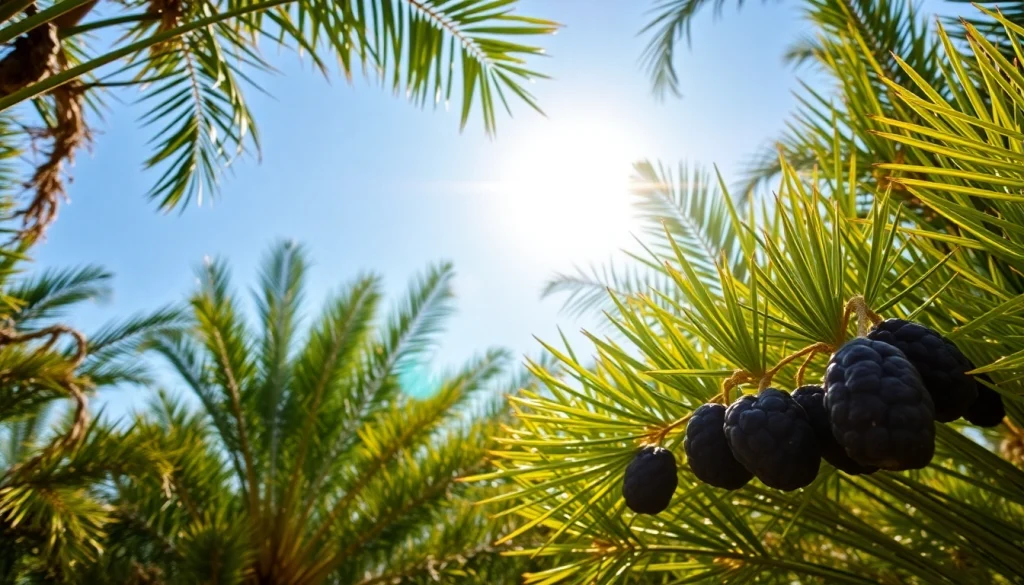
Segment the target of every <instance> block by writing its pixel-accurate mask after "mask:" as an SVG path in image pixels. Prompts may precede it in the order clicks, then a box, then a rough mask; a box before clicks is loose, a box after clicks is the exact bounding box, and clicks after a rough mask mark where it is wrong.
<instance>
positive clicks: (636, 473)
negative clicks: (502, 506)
mask: <svg viewBox="0 0 1024 585" xmlns="http://www.w3.org/2000/svg"><path fill="white" fill-rule="evenodd" d="M864 333H865V334H864V335H862V336H860V337H856V338H854V339H852V340H850V341H848V342H847V343H845V344H844V345H842V346H841V347H840V348H839V349H838V350H836V351H834V352H833V353H832V355H831V357H830V359H829V362H828V366H827V368H826V370H825V376H824V380H823V384H822V385H821V386H817V385H802V386H800V387H799V388H797V389H796V390H794V391H793V392H792V393H789V392H786V391H784V390H780V389H778V388H773V387H771V386H770V385H768V384H765V383H763V382H762V384H761V386H762V389H760V390H759V392H758V393H757V394H756V395H744V396H740V397H739V398H737V399H736V400H735V401H733V402H732V403H731V404H730V405H729V406H728V407H727V406H725V405H724V404H719V403H718V402H717V401H712V402H711V403H708V404H704V405H702V406H700V407H699V408H697V409H696V410H695V411H694V412H693V413H692V414H691V415H690V416H689V417H688V422H687V426H686V432H685V437H684V440H683V449H684V450H685V452H686V457H687V461H688V463H689V466H690V469H691V470H692V471H693V473H694V475H695V476H696V477H697V479H699V480H700V481H702V482H704V483H706V484H708V485H711V486H714V487H717V488H722V489H726V490H735V489H739V488H741V487H743V486H744V485H746V484H747V483H748V482H749V481H750V480H752V479H753V478H754V477H756V478H758V479H759V480H761V482H762V483H763V484H765V485H766V486H768V487H771V488H774V489H778V490H783V491H793V490H796V489H799V488H802V487H805V486H807V485H809V484H810V483H811V482H813V481H814V479H815V478H816V477H817V475H818V472H819V469H820V466H821V460H822V459H824V460H825V461H826V462H828V463H829V464H830V465H832V466H833V467H835V468H837V469H839V470H840V471H842V472H844V473H847V474H850V475H862V474H870V473H874V472H876V471H878V470H880V469H884V470H890V471H902V470H908V469H920V468H923V467H926V466H927V465H928V464H929V463H930V462H931V460H932V456H933V454H934V452H935V422H950V421H954V420H956V419H959V418H963V419H965V420H966V421H968V422H970V423H971V424H974V425H977V426H985V427H991V426H995V425H998V424H999V423H1000V422H1001V421H1002V420H1003V417H1004V416H1005V414H1006V412H1005V410H1004V407H1003V401H1002V397H1001V396H1000V394H999V393H998V392H995V391H994V390H992V389H990V388H989V387H988V386H987V385H986V384H985V383H983V382H991V381H990V380H989V379H988V378H987V376H985V375H979V376H977V378H976V377H975V376H972V375H970V374H968V372H970V371H971V370H973V369H974V364H972V363H971V361H970V360H969V359H967V358H966V357H965V356H964V355H963V354H962V353H961V352H960V350H959V349H958V348H957V347H956V345H955V344H953V342H951V341H950V340H948V339H947V338H945V337H943V336H942V335H941V334H940V333H938V332H937V331H935V330H933V329H930V328H928V327H925V326H924V325H921V324H918V323H913V322H909V321H905V320H902V319H888V320H884V321H883V320H881V319H878V321H877V322H876V323H875V324H874V326H873V327H872V328H871V329H870V330H869V331H866V332H864ZM831 349H832V348H829V349H828V351H831ZM787 361H788V360H787ZM784 363H785V362H784ZM779 367H781V365H780V366H779ZM777 369H778V368H776V370H777ZM799 378H800V376H798V379H799ZM979 380H982V381H979ZM767 382H768V383H770V376H769V377H768V379H767ZM727 395H728V394H727V393H726V392H723V394H721V395H719V397H718V398H719V399H721V398H724V397H726V396H727ZM677 484H678V480H677V477H676V460H675V457H674V456H673V454H672V453H671V452H670V451H668V450H666V449H664V448H662V447H655V446H651V445H647V446H645V447H643V448H641V449H640V451H639V452H638V453H637V455H636V457H635V459H634V460H633V462H632V463H631V464H630V465H629V467H628V468H627V469H626V474H625V478H624V482H623V489H622V493H623V497H624V499H625V500H626V505H627V506H629V508H630V509H631V510H633V511H634V512H636V513H642V514H657V513H659V512H661V511H662V510H664V509H665V508H667V507H668V504H669V500H670V499H671V496H672V493H673V492H674V491H675V489H676V486H677Z"/></svg>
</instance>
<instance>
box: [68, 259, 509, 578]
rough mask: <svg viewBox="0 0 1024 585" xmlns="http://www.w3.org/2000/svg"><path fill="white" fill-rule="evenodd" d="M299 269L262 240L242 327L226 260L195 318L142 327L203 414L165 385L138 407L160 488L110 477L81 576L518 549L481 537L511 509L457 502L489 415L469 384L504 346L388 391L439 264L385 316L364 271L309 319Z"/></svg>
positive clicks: (387, 566) (473, 562)
mask: <svg viewBox="0 0 1024 585" xmlns="http://www.w3.org/2000/svg"><path fill="white" fill-rule="evenodd" d="M305 272H306V259H305V255H304V253H303V251H302V250H301V248H299V247H297V246H296V245H293V244H289V243H282V244H280V245H277V246H275V247H274V248H273V249H272V251H271V252H270V254H269V255H268V256H267V258H266V260H265V262H264V263H263V268H262V274H261V279H260V285H259V287H258V291H257V295H256V305H257V307H258V310H257V314H258V321H257V327H256V328H255V329H253V328H252V327H251V326H250V325H249V324H248V323H247V321H246V320H245V319H244V318H243V314H242V308H241V306H240V305H239V304H238V302H237V300H236V299H235V298H234V296H232V294H231V291H230V289H229V280H228V274H227V269H226V267H225V265H224V264H222V263H220V262H210V263H207V264H205V265H204V266H203V268H202V270H201V271H200V279H201V285H200V287H199V289H198V290H197V291H196V292H195V293H194V294H193V295H192V296H191V298H190V300H189V305H190V308H191V313H192V316H193V320H194V326H193V328H192V330H191V331H190V332H187V333H172V334H166V335H160V336H157V337H156V338H154V339H153V340H152V342H151V347H152V349H153V350H154V351H156V352H158V353H159V354H161V355H162V356H163V357H164V358H166V359H167V360H168V361H169V362H170V364H172V366H173V367H174V369H175V370H176V371H177V373H178V375H179V376H180V378H181V381H182V382H184V383H185V385H186V386H187V387H188V388H189V389H190V390H191V391H192V393H193V395H194V396H195V398H197V399H198V403H199V404H200V405H201V414H194V413H190V412H188V411H187V409H185V408H184V407H183V406H182V405H181V404H180V403H179V402H178V401H175V400H172V399H169V398H166V397H164V398H162V399H160V400H158V401H157V402H156V404H155V407H154V410H153V412H152V414H151V416H147V417H143V418H142V419H140V422H139V423H138V427H139V432H140V433H142V434H143V435H145V436H147V437H149V438H150V439H149V440H150V441H153V442H154V443H155V444H157V445H159V446H160V447H159V451H161V452H162V453H164V457H166V459H167V461H168V467H169V468H171V469H173V470H174V471H173V473H172V474H171V476H170V479H169V482H170V483H169V484H168V485H162V484H161V478H159V477H154V478H152V479H151V480H149V481H147V482H142V483H139V482H130V483H124V484H122V485H119V486H118V488H117V493H116V497H115V498H114V500H113V501H114V503H115V505H116V506H117V508H118V509H120V510H123V511H124V512H125V513H124V519H125V520H124V522H122V523H121V524H120V525H119V526H118V527H117V528H115V529H114V530H113V532H112V534H113V535H114V536H113V537H112V539H111V543H112V545H111V546H112V550H111V551H110V553H109V554H108V555H107V556H106V557H105V559H104V564H103V565H101V566H100V567H97V569H96V571H95V572H90V573H89V574H88V577H87V578H86V580H87V581H88V579H104V578H105V579H109V580H111V582H117V579H123V578H126V577H125V576H126V575H130V574H133V571H135V570H136V568H137V567H142V568H144V569H145V570H146V571H156V572H158V574H161V575H163V576H164V578H167V579H169V582H173V583H178V582H181V583H195V582H216V583H236V582H242V581H243V580H244V582H249V583H294V584H304V583H309V584H314V583H367V584H368V583H388V582H392V580H394V579H399V578H401V579H405V580H406V582H419V581H418V580H419V579H424V580H429V579H433V578H442V579H444V580H446V581H447V580H450V579H455V578H456V577H459V576H462V577H464V578H466V579H468V582H478V583H493V582H502V581H503V580H504V579H508V578H510V577H509V571H513V572H514V567H515V566H516V564H515V563H512V562H510V561H505V560H502V559H501V558H500V557H499V556H498V554H497V553H498V552H500V547H494V546H492V544H493V542H494V540H496V539H497V536H498V535H499V533H500V532H501V531H502V530H504V529H505V528H506V526H507V522H497V523H493V524H491V523H488V522H487V520H486V518H485V517H484V516H483V515H482V514H481V511H480V510H478V509H476V508H475V507H474V506H473V505H472V504H471V502H470V501H469V500H467V499H466V498H467V497H468V498H470V499H479V498H478V497H477V496H472V495H471V494H474V493H482V492H478V488H477V487H474V486H467V485H464V484H461V483H458V482H457V481H456V480H457V478H458V477H459V476H461V475H464V474H466V473H468V472H470V471H473V470H479V469H480V468H481V465H482V464H483V463H484V459H483V456H484V454H485V452H486V450H487V449H488V448H489V445H488V442H487V441H486V440H483V437H486V436H487V435H488V434H490V433H492V432H494V431H495V430H496V428H497V427H496V425H497V424H499V423H500V422H501V420H502V417H503V415H501V411H500V410H493V405H490V406H488V403H489V402H490V401H487V400H486V399H485V400H484V401H483V402H481V401H480V400H474V399H472V397H473V395H474V394H475V393H477V392H478V391H480V390H482V389H485V388H487V387H488V386H489V385H491V384H493V383H494V382H495V381H496V380H497V377H498V375H499V374H500V373H501V372H502V365H503V362H504V361H505V360H506V354H505V353H504V352H503V351H498V350H492V351H489V352H487V353H485V354H483V355H481V356H480V357H478V358H477V359H474V360H472V361H471V362H469V363H468V364H467V365H465V366H464V367H462V368H461V369H459V370H458V371H455V372H451V373H449V374H446V375H444V376H442V377H441V379H440V380H438V381H437V383H436V388H435V389H434V392H433V393H432V394H431V395H430V396H429V397H427V398H422V399H416V398H413V397H410V396H408V395H406V394H404V393H403V392H402V391H401V377H402V376H403V375H404V374H413V373H416V374H417V375H419V374H418V373H417V372H416V369H417V366H418V364H420V363H421V362H422V358H423V356H424V355H425V353H424V352H427V351H428V350H430V349H431V348H432V347H433V345H434V343H435V342H436V336H437V333H438V332H439V325H440V322H441V319H442V318H443V317H444V316H445V315H446V314H447V313H448V312H449V311H450V309H451V301H452V291H451V288H450V286H451V279H452V276H453V273H452V271H451V268H450V267H449V266H447V265H439V266H436V267H434V268H431V269H430V270H428V271H427V272H426V273H425V274H424V275H423V276H422V277H421V278H420V279H418V280H417V281H416V282H415V283H414V284H413V286H412V287H411V289H410V291H409V293H408V296H407V297H406V298H405V299H404V300H403V302H401V303H400V304H399V305H398V306H397V308H396V309H395V310H394V312H392V313H391V315H390V316H389V317H388V319H387V320H386V321H385V322H382V323H380V322H378V321H377V318H378V314H379V312H380V305H381V303H382V299H381V290H380V287H381V283H380V281H379V279H378V278H377V277H375V276H370V275H366V276H360V277H358V278H356V279H354V280H353V281H351V282H350V283H348V284H347V285H346V286H345V287H343V289H342V290H341V292H339V293H338V294H337V295H335V296H334V297H333V298H331V299H330V300H329V301H328V302H327V303H326V306H325V307H324V309H323V310H322V311H321V312H320V314H319V315H318V316H317V317H316V319H315V320H314V321H313V322H312V323H311V324H310V325H309V327H308V328H303V327H302V324H301V319H300V312H301V306H302V300H303V294H302V293H303V281H304V277H305ZM484 398H486V397H484ZM481 409H483V410H482V411H481ZM485 491H486V490H485ZM215 559H216V561H215ZM104 576H105V577H104Z"/></svg>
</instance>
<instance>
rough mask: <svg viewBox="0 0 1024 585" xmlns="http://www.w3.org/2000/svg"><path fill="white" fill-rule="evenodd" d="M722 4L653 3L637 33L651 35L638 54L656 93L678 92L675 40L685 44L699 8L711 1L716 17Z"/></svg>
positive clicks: (702, 0)
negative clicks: (648, 16) (647, 17)
mask: <svg viewBox="0 0 1024 585" xmlns="http://www.w3.org/2000/svg"><path fill="white" fill-rule="evenodd" d="M725 4H726V0H661V2H659V3H658V4H656V5H655V7H654V8H653V12H654V13H655V15H654V17H653V18H652V19H651V20H650V22H648V23H647V24H646V25H645V26H644V27H643V29H641V30H640V34H645V33H646V34H649V35H650V37H651V39H650V41H648V43H647V46H646V47H645V48H644V51H643V54H642V55H641V63H642V64H643V66H644V68H645V69H646V70H647V74H648V75H649V76H650V79H651V84H652V88H653V90H654V94H655V95H656V96H658V97H661V98H664V97H665V96H666V95H667V94H672V95H676V96H679V95H681V91H680V88H679V85H680V84H679V74H678V73H677V72H676V58H677V52H678V44H679V43H680V42H685V43H687V46H689V43H690V36H691V29H692V24H693V20H694V18H695V17H696V16H697V14H699V13H700V11H701V9H703V8H705V7H706V6H707V5H711V6H712V7H713V14H714V16H715V17H716V18H717V17H720V16H721V14H722V8H724V7H725ZM736 5H737V7H742V6H743V0H736Z"/></svg>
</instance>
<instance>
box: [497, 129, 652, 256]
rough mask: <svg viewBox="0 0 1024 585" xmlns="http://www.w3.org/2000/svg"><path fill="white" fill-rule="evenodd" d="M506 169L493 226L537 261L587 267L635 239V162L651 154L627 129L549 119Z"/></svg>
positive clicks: (506, 161)
mask: <svg viewBox="0 0 1024 585" xmlns="http://www.w3.org/2000/svg"><path fill="white" fill-rule="evenodd" d="M529 136H530V137H531V139H530V140H529V142H519V143H517V144H515V145H514V146H513V148H511V149H510V150H511V153H512V154H511V156H508V157H506V158H505V159H503V160H502V163H501V164H500V167H499V171H498V172H499V193H498V194H497V195H498V196H496V197H492V200H493V201H494V209H493V211H494V220H493V221H495V222H496V223H497V224H498V225H497V226H496V227H497V228H498V229H500V230H501V232H502V234H504V235H506V237H512V238H514V240H515V242H514V245H515V246H516V247H517V249H520V250H522V251H524V252H526V253H528V254H529V255H530V256H532V257H538V258H542V259H544V260H548V261H553V262H554V263H556V264H559V265H561V266H564V265H565V262H566V261H569V262H572V263H580V264H586V263H590V262H598V261H603V260H606V259H607V258H608V257H609V255H612V254H615V255H617V251H618V250H619V249H620V248H621V247H622V246H624V245H627V244H628V242H630V241H632V236H631V235H630V233H631V232H634V233H635V231H636V230H635V229H634V228H633V215H634V211H633V209H632V208H631V200H632V196H631V194H630V192H629V187H630V176H631V175H632V174H633V162H634V161H635V160H637V159H639V158H641V157H642V156H644V153H643V150H642V149H641V147H640V145H639V144H638V143H637V141H636V140H635V139H633V138H634V137H633V136H631V134H630V133H629V132H628V131H626V129H624V128H620V127H617V126H616V125H615V124H612V123H608V122H607V121H606V120H602V119H601V118H600V117H592V116H588V117H586V118H582V117H581V118H577V119H571V120H565V119H562V120H560V121H555V120H547V121H546V123H544V124H541V125H540V128H539V129H536V130H534V131H532V132H530V133H529Z"/></svg>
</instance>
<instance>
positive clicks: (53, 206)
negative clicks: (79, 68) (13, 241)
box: [17, 80, 92, 237]
mask: <svg viewBox="0 0 1024 585" xmlns="http://www.w3.org/2000/svg"><path fill="white" fill-rule="evenodd" d="M51 95H52V96H53V100H54V114H55V120H54V122H53V123H52V124H50V125H49V126H48V127H46V128H44V129H42V131H41V132H38V133H37V134H36V137H37V138H46V139H49V140H50V141H51V143H50V148H49V151H48V152H47V153H46V158H45V160H44V161H43V162H42V163H41V164H39V165H38V166H37V167H36V170H35V172H34V173H33V175H32V178H31V179H30V180H29V181H28V183H26V185H25V187H26V188H28V189H30V190H32V191H34V195H33V197H32V200H31V201H30V202H29V204H28V205H27V206H26V207H25V208H24V209H22V210H20V211H18V212H17V215H19V216H22V230H21V233H20V234H19V237H26V236H31V237H39V236H41V235H42V234H43V232H44V231H45V230H46V228H47V227H48V226H49V225H50V224H51V223H53V221H54V220H55V219H56V218H57V208H58V205H59V203H60V200H61V199H62V198H64V199H66V198H67V191H66V189H65V187H64V176H63V175H64V171H65V163H67V164H68V165H69V166H70V165H73V164H74V161H75V151H77V150H78V148H79V147H80V146H82V145H83V144H85V143H87V142H89V141H90V140H91V138H92V135H91V132H90V130H89V128H88V126H87V125H86V123H85V115H84V112H83V105H84V101H85V99H84V95H85V87H84V85H83V84H82V82H80V81H78V80H75V81H72V82H69V83H67V84H65V85H62V86H60V87H58V88H56V89H54V90H53V91H52V92H51Z"/></svg>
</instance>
